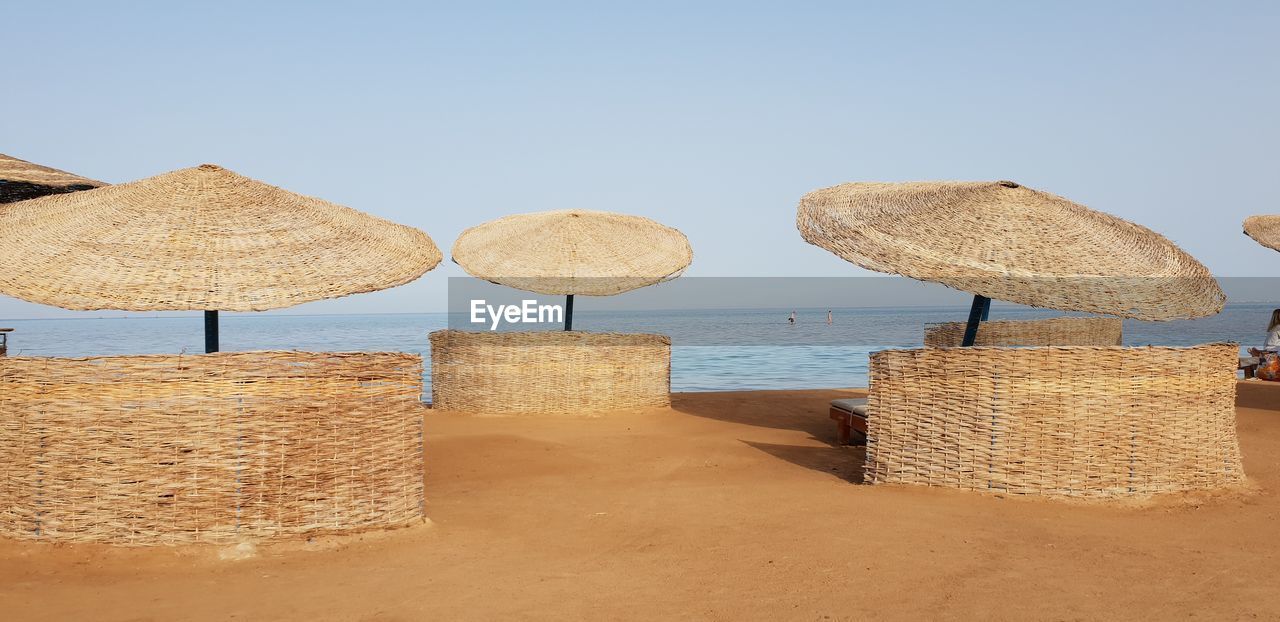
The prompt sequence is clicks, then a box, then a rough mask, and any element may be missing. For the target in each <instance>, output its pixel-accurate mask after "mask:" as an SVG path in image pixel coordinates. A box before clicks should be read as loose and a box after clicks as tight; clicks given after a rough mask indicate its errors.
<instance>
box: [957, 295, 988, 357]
mask: <svg viewBox="0 0 1280 622" xmlns="http://www.w3.org/2000/svg"><path fill="white" fill-rule="evenodd" d="M989 315H991V299H990V298H987V297H986V296H978V295H974V297H973V306H971V307H969V322H968V323H967V324H965V326H964V341H962V342H960V345H961V346H963V347H966V348H967V347H969V346H972V345H973V342H974V341H976V340H977V339H978V324H979V323H980V322H982V321H984V320H986V319H987V317H988V316H989Z"/></svg>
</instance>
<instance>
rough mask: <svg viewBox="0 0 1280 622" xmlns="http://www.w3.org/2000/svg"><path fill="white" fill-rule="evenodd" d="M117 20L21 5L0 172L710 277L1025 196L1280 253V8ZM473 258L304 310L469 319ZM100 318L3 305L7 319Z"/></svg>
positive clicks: (195, 7) (142, 8)
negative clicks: (650, 263) (605, 242)
mask: <svg viewBox="0 0 1280 622" xmlns="http://www.w3.org/2000/svg"><path fill="white" fill-rule="evenodd" d="M462 4H463V3H451V4H421V3H397V4H391V3H375V2H369V3H321V2H308V3H300V2H299V3H283V2H282V3H273V4H270V5H268V4H267V3H265V2H235V1H229V2H217V3H190V2H187V3H179V2H172V3H169V2H148V3H141V2H139V3H102V2H84V3H71V2H56V1H50V2H38V3H36V2H16V1H12V0H0V8H2V9H3V10H2V11H0V16H3V17H0V19H3V21H4V22H5V26H4V27H3V29H2V30H3V33H4V34H3V37H2V38H0V50H3V53H4V56H5V58H6V59H7V60H8V61H9V63H10V70H9V79H8V80H7V81H6V87H7V92H6V95H5V96H4V97H0V153H7V154H9V155H13V156H15V157H19V158H23V159H26V160H31V161H34V162H37V163H41V164H46V165H49V166H54V167H57V168H61V169H65V170H68V171H71V172H74V173H77V174H81V175H85V176H88V177H93V178H96V179H101V180H103V181H107V182H113V183H118V182H123V181H129V180H133V179H138V178H142V177H149V176H151V175H156V174H159V173H162V172H165V171H169V170H173V169H177V168H183V167H187V166H193V165H196V164H200V163H203V162H213V163H217V164H221V165H223V166H226V167H228V168H230V169H232V170H235V171H237V172H239V173H242V174H245V175H248V176H250V177H254V178H257V179H260V180H263V181H266V182H268V183H272V184H275V185H279V186H282V187H284V188H287V189H289V190H293V191H295V192H300V193H303V194H309V195H315V196H319V197H323V198H325V199H328V200H331V201H335V202H338V203H342V204H345V205H349V206H351V207H354V208H356V209H360V210H363V211H366V212H369V213H372V214H376V215H379V216H382V217H385V218H389V219H391V220H395V221H398V222H402V223H405V224H409V225H413V226H416V227H419V228H421V229H422V230H424V231H426V232H427V233H428V234H429V235H431V237H432V239H434V240H435V241H436V243H437V244H438V245H439V246H440V247H441V249H442V250H443V251H444V252H445V254H446V257H447V256H448V251H449V247H450V245H451V243H452V241H453V239H454V238H455V237H456V236H457V235H458V233H460V232H461V231H462V230H463V229H465V228H466V227H469V226H472V225H475V224H479V223H481V222H484V221H487V220H490V219H493V218H496V217H499V216H502V215H506V214H510V213H517V212H529V211H540V210H547V209H562V208H587V209H604V210H611V211H618V212H624V213H630V214H638V215H643V216H647V217H650V218H654V219H656V220H658V221H660V222H663V223H665V224H668V225H671V226H674V227H676V228H678V229H680V230H682V231H684V232H685V233H686V234H687V235H688V237H689V239H690V242H691V243H692V245H693V249H694V263H693V265H692V267H691V268H690V270H689V271H688V272H687V273H686V274H687V275H689V276H841V275H851V276H852V275H865V274H867V273H866V272H865V271H862V270H859V269H857V268H855V267H854V266H852V265H850V264H848V263H846V262H844V261H842V260H840V259H838V258H837V257H835V256H834V255H832V254H830V253H828V252H826V251H824V250H822V249H819V248H817V247H814V246H810V245H808V244H806V243H805V242H804V241H803V240H802V239H801V238H800V236H799V234H798V233H797V232H796V229H795V206H796V202H797V201H798V199H799V198H800V196H801V195H803V194H804V193H805V192H808V191H809V190H812V189H815V188H819V187H824V186H830V185H834V184H837V183H842V182H846V181H856V180H883V181H897V180H913V179H987V180H990V179H1012V180H1016V181H1019V182H1021V183H1024V184H1026V185H1028V186H1032V187H1035V188H1039V189H1042V190H1046V191H1049V192H1053V193H1056V194H1061V195H1063V196H1066V197H1068V198H1070V199H1073V200H1075V201H1078V202H1080V203H1083V204H1085V205H1088V206H1090V207H1093V208H1095V209H1099V210H1103V211H1106V212H1110V213H1113V214H1116V215H1118V216H1121V217H1123V218H1126V219H1129V220H1133V221H1135V222H1138V223H1141V224H1144V225H1146V226H1148V227H1151V228H1152V229H1155V230H1156V231H1158V232H1160V233H1162V234H1164V235H1166V236H1168V237H1169V238H1171V239H1172V240H1173V241H1174V242H1176V243H1177V244H1179V245H1180V246H1182V247H1183V248H1185V249H1186V250H1188V251H1189V252H1190V253H1191V254H1193V255H1195V256H1196V257H1197V258H1199V259H1200V260H1201V261H1203V262H1204V263H1205V264H1206V265H1208V266H1209V268H1210V269H1211V270H1213V272H1214V273H1215V274H1218V275H1221V276H1268V275H1271V274H1274V272H1275V271H1274V267H1280V255H1277V253H1276V252H1275V251H1272V250H1268V249H1265V248H1262V247H1261V246H1259V245H1257V244H1256V243H1254V242H1253V241H1252V240H1250V239H1248V238H1246V237H1244V236H1243V235H1242V234H1241V232H1240V223H1241V220H1243V218H1244V217H1245V216H1248V215H1251V214H1259V213H1280V204H1278V201H1277V192H1276V190H1275V188H1276V185H1275V180H1276V177H1277V174H1278V173H1280V149H1278V145H1280V121H1277V112H1278V111H1280V3H1277V2H1218V3H1194V4H1193V3H1175V2H1123V3H1121V2H1059V3H1054V4H1049V3H1026V2H1003V3H994V2H980V3H963V4H962V3H952V2H914V3H893V6H890V4H891V3H870V2H868V3H840V2H837V3H814V2H797V3H777V4H773V5H765V4H760V3H744V2H727V3H696V4H695V3H686V2H644V3H633V4H631V5H628V6H617V7H611V8H610V7H603V6H599V3H585V2H584V3H466V6H461V5H462ZM462 274H463V273H462V271H461V270H460V269H458V267H457V266H454V265H452V264H451V263H449V262H448V261H447V259H446V261H445V263H443V264H441V266H440V267H439V268H437V269H436V270H434V271H432V272H430V273H428V274H427V275H426V276H425V277H424V278H423V279H421V280H419V281H417V282H415V283H413V284H410V285H406V286H403V287H400V288H396V289H393V290H389V291H385V292H379V293H374V294H364V295H359V296H353V297H349V298H345V299H340V300H335V301H325V302H320V303H312V304H308V305H303V306H300V307H296V308H294V309H292V311H296V312H302V313H342V312H352V313H358V312H413V311H439V310H443V309H444V308H445V292H446V284H445V283H446V280H447V277H450V276H461V275H462ZM77 315H102V314H100V313H88V314H73V313H70V312H65V311H61V310H58V309H53V308H50V307H42V306H39V305H32V304H28V303H23V302H20V301H16V300H13V299H10V298H0V317H3V318H22V317H41V316H77Z"/></svg>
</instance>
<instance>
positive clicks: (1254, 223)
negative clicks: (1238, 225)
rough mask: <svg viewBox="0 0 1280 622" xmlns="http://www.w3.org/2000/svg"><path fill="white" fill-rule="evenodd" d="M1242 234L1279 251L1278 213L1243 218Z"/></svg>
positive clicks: (1279, 224) (1279, 217) (1279, 230)
mask: <svg viewBox="0 0 1280 622" xmlns="http://www.w3.org/2000/svg"><path fill="white" fill-rule="evenodd" d="M1244 234H1245V235H1247V236H1249V237H1251V238H1253V239H1254V240H1255V241H1257V242H1258V243H1259V244H1261V245H1263V246H1265V247H1267V248H1270V249H1272V250H1277V251H1280V215H1274V214H1272V215H1266V216H1250V217H1248V218H1246V219H1244Z"/></svg>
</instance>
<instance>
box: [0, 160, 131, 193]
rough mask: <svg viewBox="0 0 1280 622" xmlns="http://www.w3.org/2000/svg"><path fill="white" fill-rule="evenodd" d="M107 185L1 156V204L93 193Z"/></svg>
mask: <svg viewBox="0 0 1280 622" xmlns="http://www.w3.org/2000/svg"><path fill="white" fill-rule="evenodd" d="M105 185H106V184H104V183H102V182H100V181H95V180H92V179H87V178H84V177H81V176H79V175H72V174H71V173H68V172H66V171H60V170H58V169H56V168H49V167H47V166H40V165H39V164H33V163H31V162H28V161H26V160H19V159H18V158H15V157H13V156H7V155H5V154H3V153H0V203H13V202H15V201H25V200H27V199H34V198H36V197H42V196H45V195H48V194H62V193H65V192H75V191H77V190H89V189H90V188H97V187H99V186H105Z"/></svg>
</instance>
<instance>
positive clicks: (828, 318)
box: [827, 309, 831, 324]
mask: <svg viewBox="0 0 1280 622" xmlns="http://www.w3.org/2000/svg"><path fill="white" fill-rule="evenodd" d="M830 323H831V309H827V324H830Z"/></svg>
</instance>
